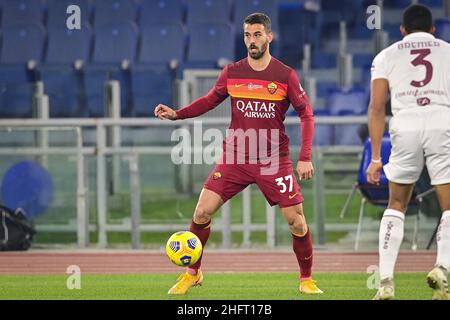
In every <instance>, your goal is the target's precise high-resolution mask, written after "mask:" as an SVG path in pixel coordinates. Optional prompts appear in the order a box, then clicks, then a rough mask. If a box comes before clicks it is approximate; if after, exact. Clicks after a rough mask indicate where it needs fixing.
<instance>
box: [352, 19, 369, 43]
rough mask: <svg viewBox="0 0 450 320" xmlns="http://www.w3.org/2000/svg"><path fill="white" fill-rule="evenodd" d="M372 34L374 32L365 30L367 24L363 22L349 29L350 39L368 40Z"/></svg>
mask: <svg viewBox="0 0 450 320" xmlns="http://www.w3.org/2000/svg"><path fill="white" fill-rule="evenodd" d="M374 34H375V30H371V29H369V28H367V24H366V22H365V21H364V22H362V23H359V24H355V25H354V26H353V27H351V29H350V33H349V36H350V38H351V39H359V40H370V39H372V37H373V36H374Z"/></svg>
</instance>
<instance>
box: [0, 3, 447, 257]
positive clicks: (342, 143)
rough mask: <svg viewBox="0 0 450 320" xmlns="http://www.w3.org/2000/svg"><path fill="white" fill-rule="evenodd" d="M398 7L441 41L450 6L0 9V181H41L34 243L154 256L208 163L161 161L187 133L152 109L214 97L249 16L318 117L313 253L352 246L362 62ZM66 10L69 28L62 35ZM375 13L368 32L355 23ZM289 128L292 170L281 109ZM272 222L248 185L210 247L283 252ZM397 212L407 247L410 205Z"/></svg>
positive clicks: (392, 24)
mask: <svg viewBox="0 0 450 320" xmlns="http://www.w3.org/2000/svg"><path fill="white" fill-rule="evenodd" d="M410 3H422V4H426V5H428V6H430V7H431V9H432V11H433V13H434V17H435V19H437V23H436V27H437V36H438V37H441V38H443V39H445V40H447V41H450V1H448V0H421V1H410V0H385V1H362V0H341V1H335V0H322V1H320V0H318V1H313V0H244V1H238V0H136V1H134V0H42V1H41V0H0V8H1V25H0V26H1V27H0V37H1V51H0V132H1V133H0V153H1V157H0V174H1V177H3V176H4V175H5V173H6V172H7V170H8V169H9V168H11V167H12V166H13V165H14V164H16V163H17V162H19V161H22V160H35V161H38V162H40V163H41V164H42V165H43V166H44V167H45V168H47V169H48V171H49V172H50V174H51V176H52V179H53V184H54V195H53V201H52V203H51V205H50V207H49V209H48V210H47V211H46V212H44V213H42V214H40V215H38V216H36V217H35V218H34V223H35V225H36V229H37V235H36V239H35V242H34V246H33V247H34V248H55V247H63V248H66V247H81V248H84V247H100V248H103V247H107V248H131V247H133V248H162V247H163V246H164V244H165V241H166V240H167V238H168V236H169V235H170V234H171V233H172V232H173V231H177V230H181V229H186V228H187V227H188V225H189V222H190V220H191V217H192V212H193V210H194V208H195V204H196V200H197V197H198V193H199V191H200V189H201V186H202V184H203V182H204V180H205V178H206V177H207V175H208V174H209V172H210V170H211V169H212V166H209V165H204V164H195V165H190V166H187V165H183V166H175V165H174V164H172V162H171V158H170V152H171V147H172V146H173V145H175V144H176V143H175V142H172V141H171V133H172V131H173V130H174V129H175V128H179V127H180V126H186V127H189V128H192V122H186V123H182V122H176V123H170V124H167V123H165V124H162V123H161V122H159V121H157V120H155V119H154V118H153V110H154V107H155V106H156V105H157V104H158V103H164V104H167V105H170V106H172V105H173V106H176V107H182V106H184V105H186V104H187V103H189V102H191V101H192V100H193V99H195V98H197V97H199V96H201V95H203V94H205V93H206V92H207V91H208V90H209V89H210V88H211V86H212V85H213V84H214V82H215V80H216V77H217V75H218V74H219V72H220V68H221V67H223V66H224V64H226V63H227V62H231V61H235V60H238V59H241V58H243V57H245V55H246V49H245V46H244V44H243V35H242V20H243V18H244V17H245V16H246V15H247V14H249V13H251V12H255V11H259V12H264V13H267V14H268V15H269V16H270V17H271V19H272V23H273V29H274V31H275V34H276V37H275V41H274V43H273V45H272V46H271V50H272V54H273V55H274V56H276V57H277V58H279V59H280V60H281V61H283V62H284V63H286V64H288V65H290V66H292V67H294V68H295V69H297V71H298V74H299V76H300V78H301V79H302V83H303V84H304V87H305V88H306V89H307V91H308V93H309V95H310V98H311V100H312V102H313V106H314V109H315V113H316V121H317V123H318V124H317V126H316V136H315V146H316V148H315V152H314V161H315V164H316V168H317V171H318V174H317V176H316V178H315V179H314V181H312V182H302V183H301V187H302V190H303V192H304V194H305V198H306V201H305V204H304V205H305V210H306V215H307V220H308V221H309V223H310V225H311V227H312V228H313V230H314V240H315V245H316V247H318V248H324V249H337V250H348V249H351V250H353V249H354V248H355V234H356V230H357V226H358V221H359V212H360V211H359V210H360V201H361V197H360V196H359V195H357V196H355V198H354V199H353V200H352V202H351V203H350V207H349V209H348V212H347V214H346V215H345V217H344V218H341V217H340V212H341V210H342V208H343V207H344V204H345V201H346V199H347V196H348V194H349V192H350V190H351V189H352V187H353V185H354V183H355V181H356V176H357V171H358V168H359V164H360V159H361V153H362V151H363V142H364V140H365V138H366V137H367V129H366V126H365V125H364V123H365V122H366V110H367V105H368V99H369V85H370V64H371V62H372V59H373V57H374V56H375V54H376V53H377V52H379V51H380V50H381V49H383V48H384V47H386V46H388V45H389V44H390V43H393V42H395V41H398V40H399V39H401V34H400V31H399V25H400V23H401V17H402V11H403V9H404V8H405V7H406V6H408V5H409V4H410ZM73 4H74V5H78V6H79V7H80V8H81V29H80V30H69V29H67V27H66V20H67V18H68V16H69V15H68V14H67V13H66V9H67V7H68V6H69V5H73ZM374 4H375V5H379V6H380V7H381V17H382V29H381V30H369V29H368V28H367V26H366V19H367V17H368V15H367V13H366V10H367V7H368V6H370V5H374ZM291 111H293V110H292V109H291ZM229 115H230V110H229V102H228V100H226V101H225V102H224V103H223V105H222V106H219V107H217V108H216V109H215V110H214V111H212V112H210V113H208V114H206V115H204V116H203V117H202V119H203V120H205V125H204V129H206V128H210V127H215V128H219V129H221V130H223V131H224V130H225V129H226V128H227V125H228V123H229ZM207 121H210V122H207ZM286 123H287V130H288V134H289V136H290V139H291V150H292V151H293V152H291V154H292V160H293V161H296V160H297V159H296V155H297V154H298V153H297V151H298V150H299V143H300V141H301V140H300V132H299V128H298V120H297V117H296V115H295V113H294V112H292V113H289V117H288V119H287V122H286ZM205 146H206V143H205ZM2 202H5V199H2ZM433 205H435V202H434V200H430V201H429V203H428V206H427V208H428V209H427V210H424V211H423V213H422V214H421V216H420V225H419V229H420V234H419V241H418V247H419V248H425V247H426V246H427V244H428V240H429V238H430V237H431V235H432V233H433V230H434V227H435V225H436V219H437V218H436V216H437V214H438V212H436V210H433ZM277 211H278V209H269V208H267V207H266V203H265V200H264V198H263V197H262V195H261V194H260V191H259V190H257V188H252V189H247V190H246V191H245V192H244V193H243V194H241V195H239V196H237V197H236V198H234V199H232V201H230V203H228V205H227V206H224V208H223V210H222V211H221V212H218V213H217V216H216V218H215V220H214V222H213V233H212V237H211V239H210V242H209V246H210V247H212V248H214V247H216V248H265V247H277V246H290V245H291V241H290V234H289V231H288V228H287V226H286V225H285V222H284V221H283V219H282V217H281V216H280V214H278V213H277ZM410 211H411V218H410V219H408V218H407V222H406V232H405V241H404V246H405V247H408V248H411V245H412V237H411V235H412V230H413V228H414V224H415V223H416V219H415V218H413V217H412V216H413V214H414V213H416V212H417V208H412V209H411V210H410ZM382 212H383V208H382V207H375V206H371V205H369V206H367V207H366V211H365V215H364V217H363V219H362V220H361V227H362V232H361V239H360V242H359V247H358V248H357V249H359V250H364V249H368V250H376V249H377V239H378V225H379V223H378V221H379V218H380V217H381V215H382ZM132 230H134V231H135V232H132ZM136 231H140V232H136Z"/></svg>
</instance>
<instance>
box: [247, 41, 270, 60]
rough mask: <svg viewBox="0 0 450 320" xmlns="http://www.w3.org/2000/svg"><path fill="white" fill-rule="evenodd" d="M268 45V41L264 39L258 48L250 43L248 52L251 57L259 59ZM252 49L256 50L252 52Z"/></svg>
mask: <svg viewBox="0 0 450 320" xmlns="http://www.w3.org/2000/svg"><path fill="white" fill-rule="evenodd" d="M268 45H269V41H266V43H264V44H263V45H261V48H258V47H257V46H256V45H255V44H251V45H250V47H248V54H249V55H250V57H251V58H252V59H255V60H259V59H261V58H262V57H263V56H264V53H266V51H267V46H268ZM252 49H257V51H255V52H252Z"/></svg>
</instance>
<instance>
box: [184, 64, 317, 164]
mask: <svg viewBox="0 0 450 320" xmlns="http://www.w3.org/2000/svg"><path fill="white" fill-rule="evenodd" d="M228 96H230V98H231V108H232V113H231V124H230V127H229V130H230V131H229V134H228V135H227V137H226V138H225V139H224V152H226V153H228V152H229V151H230V150H234V152H235V153H236V154H237V158H239V157H240V156H242V155H243V157H244V158H245V159H246V160H247V159H256V158H266V157H270V156H272V155H278V156H280V157H287V156H289V138H288V137H287V135H286V133H285V127H284V124H283V121H284V119H285V115H286V112H287V110H288V108H289V105H290V104H292V106H293V107H294V109H295V110H296V111H297V112H298V114H299V116H300V117H301V119H302V151H301V153H300V160H303V161H309V160H311V146H312V140H313V139H312V137H313V131H314V122H313V113H312V108H311V105H310V102H309V99H308V96H307V94H306V93H305V91H304V90H303V88H302V86H301V84H300V81H299V79H298V77H297V74H296V72H295V70H293V69H292V68H290V67H288V66H286V65H284V64H283V63H282V62H280V61H279V60H277V59H275V58H273V57H272V58H271V61H270V63H269V65H268V66H267V68H266V69H264V70H263V71H255V70H254V69H253V68H252V67H251V66H250V65H249V63H248V60H247V58H245V59H243V60H240V61H238V62H236V63H234V64H230V65H228V66H226V67H225V68H224V69H223V70H222V72H221V74H220V76H219V78H218V80H217V82H216V84H215V86H214V88H212V89H211V91H210V92H209V93H208V95H206V96H205V97H202V98H200V99H198V100H197V101H195V102H194V103H192V104H191V105H189V106H187V107H185V108H183V109H180V110H178V111H177V117H178V119H186V118H192V117H196V116H199V115H201V114H203V113H205V112H207V111H209V110H211V109H213V108H214V107H216V106H217V105H219V104H220V103H221V102H222V101H223V100H225V99H226V98H227V97H228ZM254 133H256V137H257V143H255V141H254V140H251V139H252V138H254ZM242 134H243V135H244V140H242V139H240V138H242ZM243 141H245V143H242V142H243ZM250 141H251V143H249V142H250ZM262 149H265V150H262ZM237 158H236V159H237Z"/></svg>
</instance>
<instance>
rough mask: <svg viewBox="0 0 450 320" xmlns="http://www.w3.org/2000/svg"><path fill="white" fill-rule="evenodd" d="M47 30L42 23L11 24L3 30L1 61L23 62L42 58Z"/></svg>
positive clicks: (38, 60)
mask: <svg viewBox="0 0 450 320" xmlns="http://www.w3.org/2000/svg"><path fill="white" fill-rule="evenodd" d="M44 40H45V31H44V28H43V27H42V26H41V25H31V24H30V25H24V26H10V27H5V28H3V30H2V44H3V45H2V48H1V57H0V62H1V63H4V64H23V63H27V62H28V61H29V60H35V61H36V62H40V61H41V60H42V54H43V45H44Z"/></svg>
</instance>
